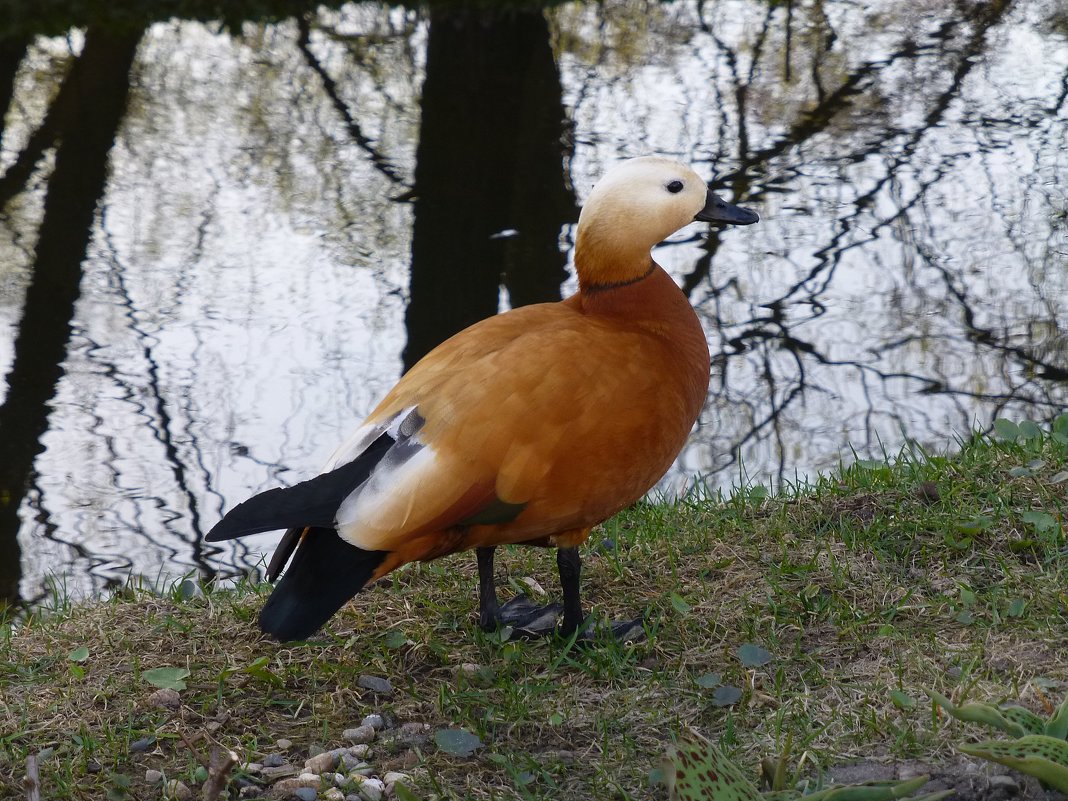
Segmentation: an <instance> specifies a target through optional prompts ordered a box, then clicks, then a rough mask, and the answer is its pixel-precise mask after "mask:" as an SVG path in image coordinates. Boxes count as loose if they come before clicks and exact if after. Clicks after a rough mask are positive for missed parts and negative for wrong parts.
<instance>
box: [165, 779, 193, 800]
mask: <svg viewBox="0 0 1068 801" xmlns="http://www.w3.org/2000/svg"><path fill="white" fill-rule="evenodd" d="M163 797H164V798H168V799H173V801H192V799H193V791H192V790H190V789H189V788H188V787H187V786H186V784H185V782H180V781H178V780H177V779H170V780H169V781H168V782H167V783H166V784H165V785H163Z"/></svg>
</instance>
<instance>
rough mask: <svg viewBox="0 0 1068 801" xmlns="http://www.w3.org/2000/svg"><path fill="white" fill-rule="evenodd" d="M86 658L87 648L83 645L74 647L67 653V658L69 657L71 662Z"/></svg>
mask: <svg viewBox="0 0 1068 801" xmlns="http://www.w3.org/2000/svg"><path fill="white" fill-rule="evenodd" d="M88 658H89V648H88V647H87V646H85V645H83V646H82V647H81V648H75V649H74V650H73V651H71V652H70V653H69V654H67V659H69V660H70V661H71V662H84V661H85V660H86V659H88Z"/></svg>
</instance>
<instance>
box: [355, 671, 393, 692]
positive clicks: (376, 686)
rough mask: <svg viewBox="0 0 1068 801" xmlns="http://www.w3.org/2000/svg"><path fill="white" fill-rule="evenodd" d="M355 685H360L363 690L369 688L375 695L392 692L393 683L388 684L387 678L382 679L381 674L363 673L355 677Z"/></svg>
mask: <svg viewBox="0 0 1068 801" xmlns="http://www.w3.org/2000/svg"><path fill="white" fill-rule="evenodd" d="M356 686H357V687H362V688H363V689H365V690H370V691H371V692H373V693H374V694H375V695H392V694H393V685H392V684H390V681H389V679H384V678H382V677H381V676H368V675H366V674H364V675H363V676H360V678H358V679H356Z"/></svg>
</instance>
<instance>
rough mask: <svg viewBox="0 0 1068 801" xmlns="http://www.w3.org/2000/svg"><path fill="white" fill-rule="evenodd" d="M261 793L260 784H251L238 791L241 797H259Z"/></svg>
mask: <svg viewBox="0 0 1068 801" xmlns="http://www.w3.org/2000/svg"><path fill="white" fill-rule="evenodd" d="M260 793H261V790H260V787H259V785H256V784H249V785H247V786H245V787H242V788H241V790H240V791H239V792H238V795H239V796H240V797H241V798H259V797H260Z"/></svg>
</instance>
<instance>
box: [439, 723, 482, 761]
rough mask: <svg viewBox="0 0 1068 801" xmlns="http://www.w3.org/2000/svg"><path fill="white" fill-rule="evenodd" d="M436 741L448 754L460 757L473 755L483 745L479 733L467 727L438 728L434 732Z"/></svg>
mask: <svg viewBox="0 0 1068 801" xmlns="http://www.w3.org/2000/svg"><path fill="white" fill-rule="evenodd" d="M434 742H435V743H437V745H438V748H440V749H441V750H442V751H444V752H445V753H446V754H452V755H453V756H460V757H465V756H471V754H473V753H475V751H477V750H478V749H479V748H481V747H482V741H481V740H480V739H478V735H475V734H472V733H471V732H469V731H468V730H467V729H438V730H437V731H436V732H434Z"/></svg>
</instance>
